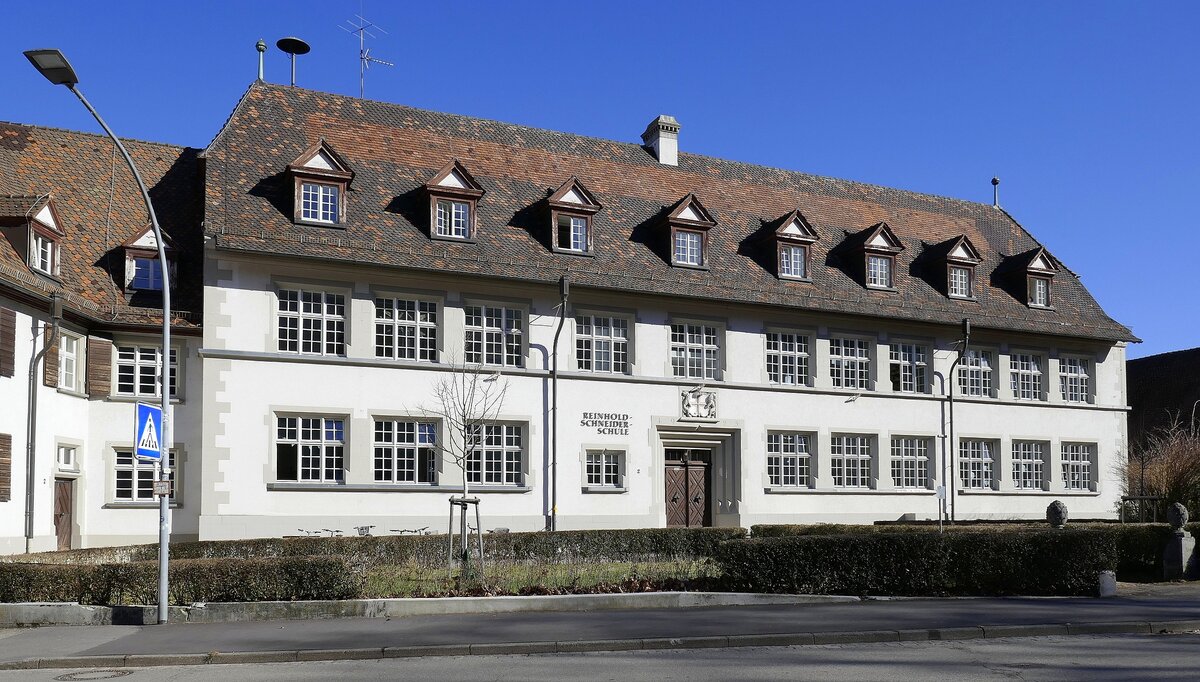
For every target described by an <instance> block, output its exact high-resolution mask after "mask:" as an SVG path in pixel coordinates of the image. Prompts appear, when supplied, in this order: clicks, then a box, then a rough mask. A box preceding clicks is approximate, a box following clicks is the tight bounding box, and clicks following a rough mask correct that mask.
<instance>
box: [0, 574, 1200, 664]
mask: <svg viewBox="0 0 1200 682" xmlns="http://www.w3.org/2000/svg"><path fill="white" fill-rule="evenodd" d="M1181 620H1195V621H1197V625H1196V627H1200V595H1198V594H1196V590H1189V591H1186V592H1184V593H1183V594H1179V595H1172V596H1170V597H1166V598H1160V597H1134V598H1114V599H1031V598H1019V599H900V600H872V601H865V602H859V603H849V604H818V605H799V606H797V605H791V606H742V607H714V608H694V609H639V610H629V611H625V610H621V611H598V612H583V613H578V612H576V613H505V614H488V615H449V616H414V617H408V618H398V619H382V618H346V619H337V620H308V621H295V620H293V621H265V622H250V623H220V624H216V623H211V624H210V623H180V624H168V625H163V626H157V625H149V626H115V625H110V626H91V627H86V626H75V627H44V628H36V629H32V630H17V631H13V630H7V631H0V663H9V662H14V661H22V660H28V659H34V658H48V657H68V656H106V655H107V656H126V655H138V654H211V653H213V652H220V653H229V652H274V651H293V652H294V651H300V652H303V651H315V650H349V649H355V650H365V649H372V648H374V649H376V650H378V649H379V648H388V647H424V646H441V645H461V644H464V643H472V644H476V645H486V644H491V643H505V642H526V643H528V642H549V643H554V642H559V643H562V642H584V641H597V640H627V641H628V640H650V639H667V638H704V637H710V638H725V637H731V636H739V635H770V634H778V633H863V632H874V631H890V632H891V633H892V639H894V638H895V633H896V631H920V630H933V629H946V628H975V629H977V630H978V628H980V627H983V628H988V627H991V626H1018V625H1046V624H1067V623H1070V624H1074V625H1081V624H1089V623H1128V622H1141V623H1153V622H1161V621H1181ZM1149 627H1150V626H1148V625H1147V626H1146V628H1147V629H1148V628H1149ZM1045 634H1050V633H1045ZM818 639H819V638H818ZM718 641H722V640H714V643H715V645H718V646H723V644H719V643H716V642H718ZM723 641H726V642H727V641H728V640H723ZM562 648H563V647H561V646H560V647H558V649H557V650H561V649H562ZM636 648H645V647H643V646H638V647H636ZM549 650H551V651H553V650H556V649H554V648H553V647H552V648H550V649H549ZM463 653H466V652H465V651H464V652H463ZM331 657H332V656H331ZM293 660H294V659H293ZM130 664H131V665H132V661H131V662H130Z"/></svg>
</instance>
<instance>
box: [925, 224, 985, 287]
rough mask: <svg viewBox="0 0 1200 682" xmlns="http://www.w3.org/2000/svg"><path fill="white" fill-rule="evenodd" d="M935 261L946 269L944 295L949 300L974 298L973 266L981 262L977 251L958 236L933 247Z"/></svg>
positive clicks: (968, 240) (964, 237) (968, 241)
mask: <svg viewBox="0 0 1200 682" xmlns="http://www.w3.org/2000/svg"><path fill="white" fill-rule="evenodd" d="M933 248H934V250H935V251H934V253H935V255H938V258H937V261H940V263H941V265H943V266H944V267H945V268H946V295H947V296H949V297H950V298H965V299H974V298H975V266H977V265H979V263H980V262H982V260H983V259H982V258H981V257H980V255H979V251H978V250H977V249H976V248H975V245H974V244H972V243H971V240H970V239H967V237H966V235H960V236H958V237H955V238H954V239H951V240H949V241H945V242H942V243H941V244H938V245H937V246H935V247H933Z"/></svg>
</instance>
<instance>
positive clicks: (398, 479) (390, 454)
mask: <svg viewBox="0 0 1200 682" xmlns="http://www.w3.org/2000/svg"><path fill="white" fill-rule="evenodd" d="M374 447H375V463H374V471H375V480H376V481H382V482H388V483H430V484H432V483H436V482H437V425H436V424H434V423H433V422H429V421H410V420H404V419H376V420H375V442H374Z"/></svg>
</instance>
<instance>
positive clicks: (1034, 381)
mask: <svg viewBox="0 0 1200 682" xmlns="http://www.w3.org/2000/svg"><path fill="white" fill-rule="evenodd" d="M1008 370H1009V378H1010V379H1011V381H1012V392H1013V397H1014V398H1016V399H1017V400H1041V399H1042V358H1041V357H1040V356H1038V355H1033V354H1032V353H1013V354H1012V355H1011V356H1009V359H1008Z"/></svg>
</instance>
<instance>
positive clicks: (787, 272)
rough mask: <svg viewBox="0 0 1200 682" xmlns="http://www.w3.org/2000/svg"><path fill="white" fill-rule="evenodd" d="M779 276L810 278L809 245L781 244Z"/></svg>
mask: <svg viewBox="0 0 1200 682" xmlns="http://www.w3.org/2000/svg"><path fill="white" fill-rule="evenodd" d="M778 253H779V256H778V258H779V276H780V277H782V278H784V279H804V280H806V279H808V245H807V244H788V243H782V244H780V245H779V250H778Z"/></svg>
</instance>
